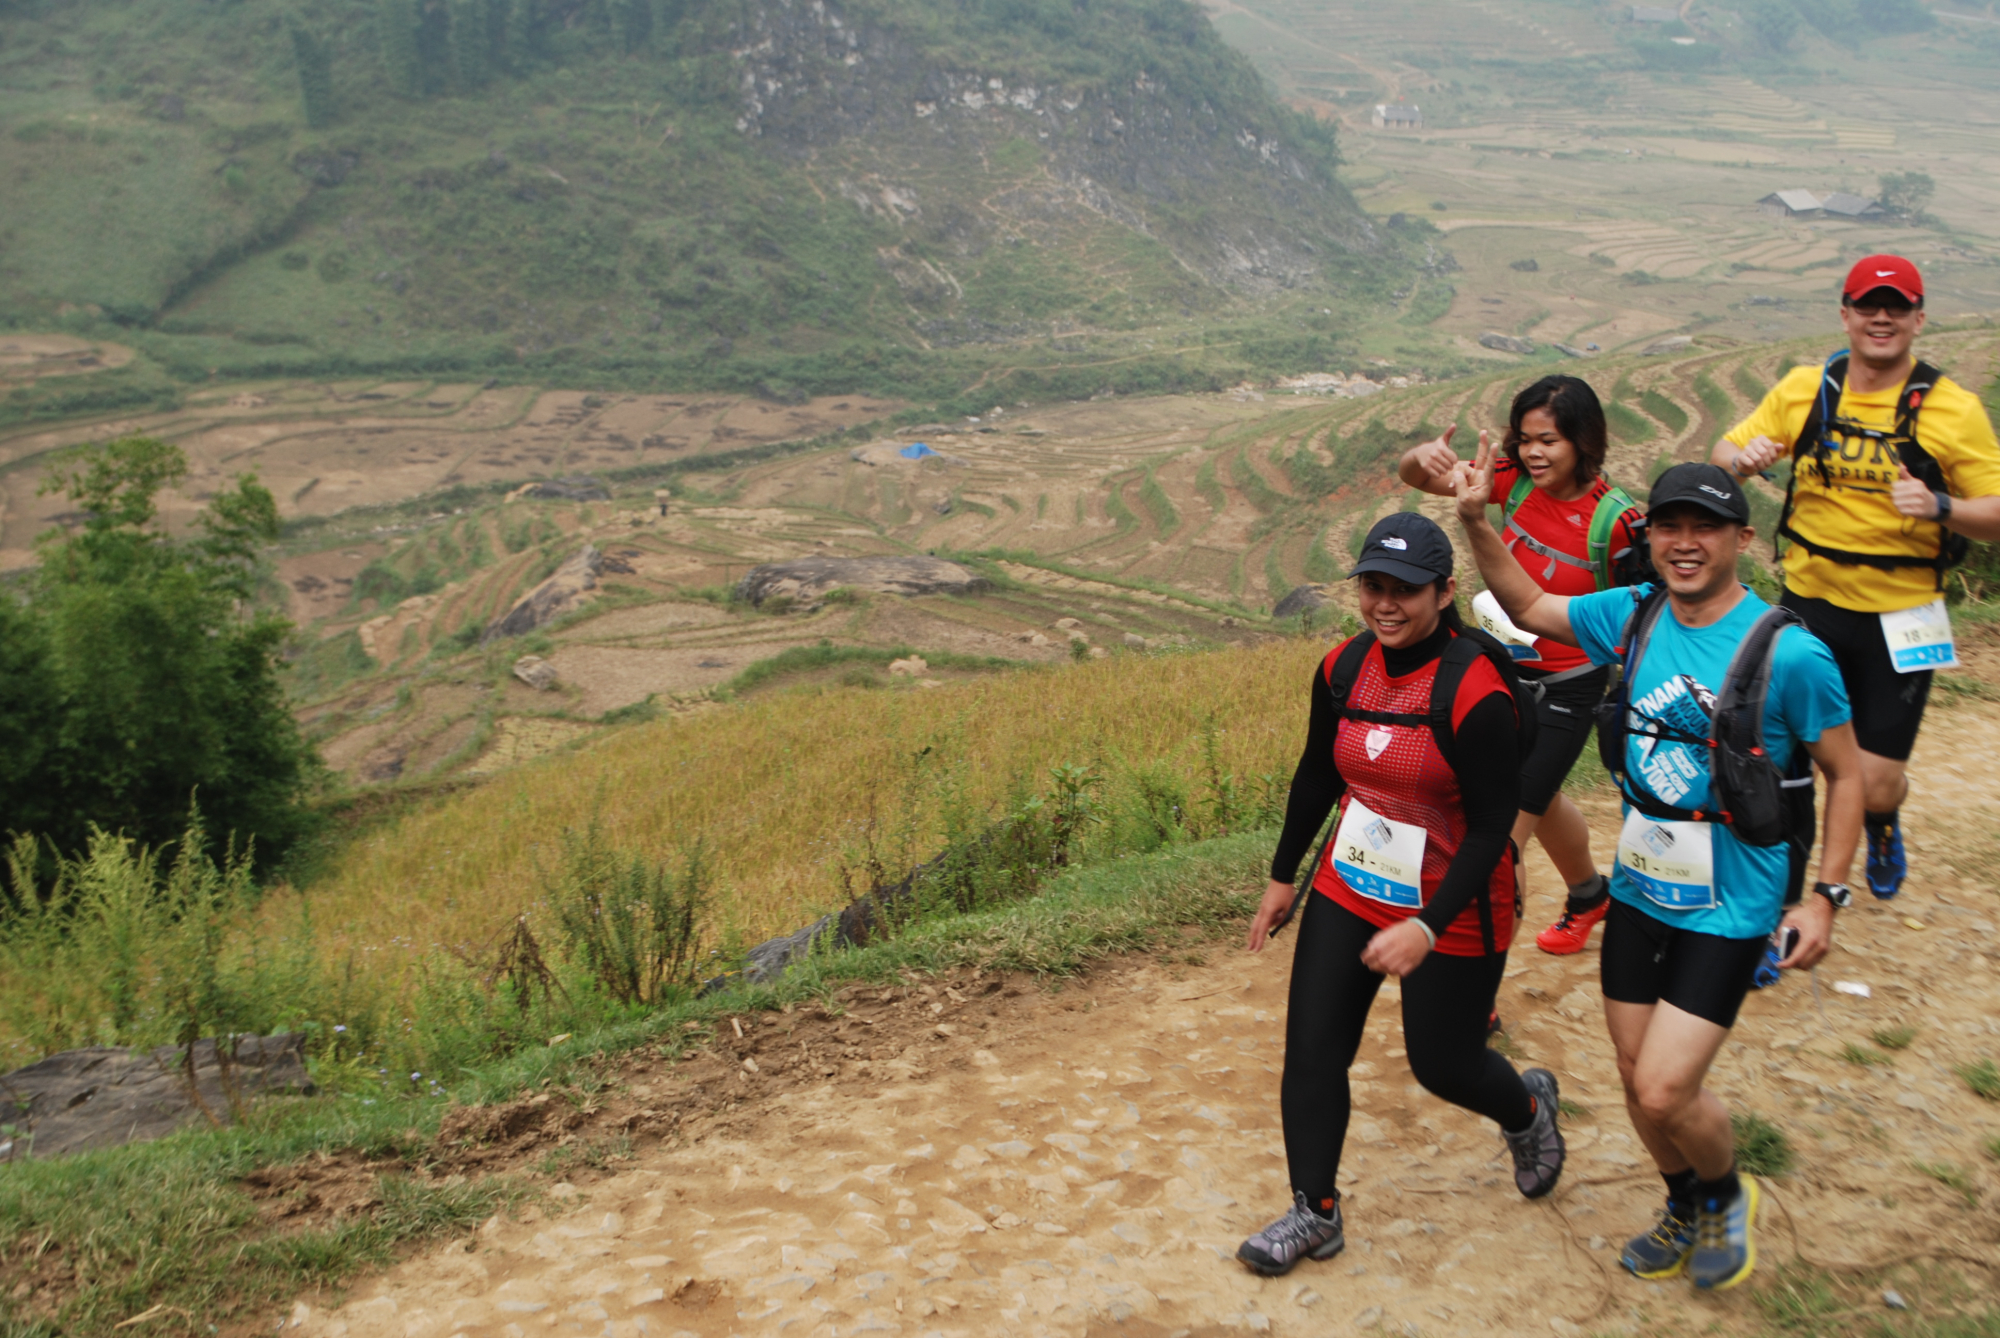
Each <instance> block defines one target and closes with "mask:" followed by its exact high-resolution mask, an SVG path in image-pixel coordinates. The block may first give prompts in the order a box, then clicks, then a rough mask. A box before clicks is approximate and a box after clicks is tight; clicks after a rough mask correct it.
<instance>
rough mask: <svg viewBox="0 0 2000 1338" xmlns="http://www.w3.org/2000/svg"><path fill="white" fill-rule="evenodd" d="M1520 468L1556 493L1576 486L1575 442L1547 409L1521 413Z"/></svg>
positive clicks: (1537, 484) (1535, 480)
mask: <svg viewBox="0 0 2000 1338" xmlns="http://www.w3.org/2000/svg"><path fill="white" fill-rule="evenodd" d="M1517 449H1518V450H1519V451H1520V453H1521V468H1523V469H1525V470H1526V471H1527V472H1528V477H1529V478H1530V479H1533V480H1534V484H1535V486H1536V487H1537V488H1548V489H1552V490H1554V491H1556V492H1561V491H1563V490H1565V489H1568V488H1572V487H1574V486H1576V464H1577V459H1578V456H1577V450H1576V443H1575V442H1573V441H1571V440H1570V439H1569V438H1568V437H1565V436H1564V435H1563V434H1562V429H1561V428H1559V427H1557V426H1556V416H1555V415H1554V414H1552V413H1550V412H1549V411H1548V410H1547V409H1530V410H1528V412H1527V413H1525V414H1523V415H1522V416H1521V444H1520V446H1519V447H1518V448H1517Z"/></svg>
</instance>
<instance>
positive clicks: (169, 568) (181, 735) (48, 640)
mask: <svg viewBox="0 0 2000 1338" xmlns="http://www.w3.org/2000/svg"><path fill="white" fill-rule="evenodd" d="M186 472H187V463H186V460H185V458H184V457H183V456H182V455H181V453H180V451H179V450H178V449H177V448H175V447H172V446H169V445H167V444H165V443H163V442H159V441H155V440H152V439H150V438H143V437H131V438H124V439H121V440H118V441H114V442H111V443H109V444H107V445H103V446H95V447H90V448H87V449H82V450H79V451H78V452H77V453H76V454H74V455H73V456H72V457H70V458H69V459H68V460H67V461H66V462H64V463H60V464H58V465H56V466H55V467H54V468H52V469H51V470H50V471H49V474H48V475H47V479H46V481H45V482H44V484H43V488H44V490H45V491H60V492H62V493H64V494H65V495H66V496H67V497H68V498H69V500H70V501H71V503H72V504H73V505H74V506H75V507H76V509H77V510H79V511H81V512H82V513H83V514H84V515H85V516H86V517H87V519H86V520H85V521H84V522H83V524H82V526H81V527H80V528H79V529H78V530H77V531H75V532H74V533H66V532H63V531H51V532H50V533H48V534H45V535H43V536H42V538H41V540H40V541H39V547H40V551H41V557H42V562H41V566H40V567H39V569H38V570H37V571H36V573H35V575H34V577H33V578H32V580H31V581H30V582H29V585H28V592H29V599H28V602H27V603H26V604H25V605H16V604H15V603H14V602H13V601H12V600H0V667H4V668H6V669H7V670H8V671H9V672H7V673H6V674H5V675H4V677H0V814H4V815H5V821H6V825H7V826H8V827H9V828H10V829H11V830H13V831H17V832H24V831H26V832H36V833H39V834H40V835H41V836H42V837H44V838H45V839H46V841H47V842H48V844H49V846H50V847H51V848H52V849H54V850H55V851H57V852H60V853H62V854H64V855H73V854H75V853H77V852H79V851H81V850H83V849H84V848H85V846H86V845H87V844H89V843H90V841H91V840H92V839H93V837H92V833H93V831H94V830H97V829H102V830H104V831H114V832H119V833H121V834H122V835H123V836H126V837H129V838H131V839H133V840H135V841H138V842H140V843H141V844H144V845H149V846H159V845H163V844H165V843H166V842H169V841H172V840H174V839H175V838H176V837H178V836H180V835H181V834H182V830H183V825H184V824H185V822H186V819H187V813H188V809H189V806H190V803H191V802H192V800H193V799H194V797H195V796H196V795H197V794H199V796H200V803H201V808H202V811H203V813H204V814H205V815H206V816H207V819H208V823H207V828H206V830H207V833H208V839H210V841H211V842H213V843H215V844H216V845H217V846H218V847H220V846H227V845H234V846H235V847H236V848H238V849H246V850H251V849H254V852H255V856H256V858H257V861H258V863H259V864H260V865H268V864H269V863H270V862H271V861H274V860H276V859H277V858H278V857H279V856H280V855H282V854H283V852H284V850H285V848H286V847H287V846H288V845H289V844H290V843H291V841H292V840H294V839H295V838H296V837H297V836H299V835H300V834H301V833H302V832H303V830H304V828H305V826H306V822H307V815H306V812H305V809H304V807H303V804H302V800H303V795H304V791H305V789H306V786H307V784H308V782H309V781H310V780H311V778H312V776H313V775H314V773H315V768H316V761H315V759H314V758H313V756H312V753H311V750H310V748H309V747H308V746H307V745H306V743H305V741H304V740H303V738H302V737H301V735H300V733H299V729H298V725H297V723H296V722H295V721H294V719H293V717H292V715H291V711H290V709H289V703H288V702H287V700H286V697H285V693H284V690H283V685H282V683H281V681H280V677H279V670H280V667H281V666H280V654H281V651H282V649H283V647H284V644H285V641H286V638H287V635H288V630H289V627H288V624H287V623H285V622H284V620H283V619H281V618H279V617H278V616H277V615H275V614H273V613H270V612H268V611H260V610H257V609H256V608H255V606H254V605H253V604H252V603H251V601H252V599H253V598H254V597H255V595H256V593H257V591H258V590H259V588H260V587H261V586H262V583H263V579H264V577H263V568H262V566H261V563H260V560H259V557H258V553H259V549H260V546H261V545H262V544H263V543H265V542H268V541H269V540H270V539H272V538H275V537H276V535H277V531H278V520H277V505H276V502H275V501H274V500H273V499H272V497H271V494H270V493H269V492H268V491H266V490H265V489H264V488H263V487H262V486H261V485H259V484H258V483H257V481H256V479H255V477H254V476H245V477H241V478H239V479H238V480H237V481H236V485H235V486H234V487H233V488H230V489H227V490H224V491H223V492H220V493H218V494H217V495H216V496H215V498H214V499H213V500H212V501H211V502H210V503H209V505H208V507H207V508H206V509H205V510H203V511H202V512H201V513H200V514H199V515H198V516H197V518H196V522H195V525H194V527H193V533H192V534H191V535H190V536H188V537H177V536H174V535H170V534H168V533H167V532H166V531H165V530H164V529H163V528H162V527H160V526H159V525H158V523H157V514H156V513H157V508H156V496H157V494H158V492H159V491H160V489H161V488H163V487H166V486H169V485H171V484H173V483H176V482H178V481H179V480H180V479H181V478H183V477H184V476H185V474H186Z"/></svg>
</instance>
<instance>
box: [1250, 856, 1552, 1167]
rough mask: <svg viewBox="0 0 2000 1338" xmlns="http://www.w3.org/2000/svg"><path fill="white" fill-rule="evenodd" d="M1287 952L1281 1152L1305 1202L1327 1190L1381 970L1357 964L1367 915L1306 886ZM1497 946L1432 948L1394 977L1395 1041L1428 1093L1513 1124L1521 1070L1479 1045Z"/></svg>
mask: <svg viewBox="0 0 2000 1338" xmlns="http://www.w3.org/2000/svg"><path fill="white" fill-rule="evenodd" d="M1300 920H1301V923H1300V925H1299V943H1298V947H1297V948H1296V949H1295V950H1294V952H1293V955H1292V990H1291V998H1290V1001H1289V1003H1288V1005H1287V1013H1286V1017H1285V1077H1284V1083H1283V1085H1282V1087H1281V1088H1280V1092H1281V1096H1280V1101H1281V1105H1282V1108H1283V1111H1284V1118H1285V1159H1286V1161H1287V1162H1288V1163H1289V1164H1290V1167H1291V1176H1292V1188H1293V1189H1295V1190H1299V1191H1302V1192H1303V1193H1304V1194H1305V1195H1306V1197H1307V1198H1309V1199H1311V1200H1312V1201H1313V1202H1314V1203H1315V1204H1317V1203H1319V1202H1320V1201H1321V1200H1324V1199H1330V1198H1332V1197H1333V1193H1334V1177H1335V1175H1336V1173H1337V1172H1338V1171H1339V1170H1340V1149H1341V1145H1342V1144H1343V1143H1345V1142H1346V1141H1347V1117H1348V1113H1349V1111H1350V1109H1351V1108H1352V1107H1351V1102H1350V1099H1349V1097H1348V1091H1347V1066H1348V1065H1350V1064H1352V1063H1353V1062H1354V1055H1355V1052H1356V1051H1358V1050H1359V1049H1360V1048H1361V1033H1362V1030H1363V1028H1364V1027H1365V1026H1366V1025H1367V1022H1368V1009H1369V1007H1370V1006H1371V1005H1372V1004H1373V1003H1374V1002H1375V991H1376V990H1378V989H1379V988H1381V985H1382V977H1381V976H1380V975H1379V974H1377V973H1376V972H1374V971H1370V970H1369V969H1368V968H1367V967H1365V966H1363V965H1362V964H1361V951H1362V949H1364V948H1366V947H1367V946H1368V940H1369V939H1371V938H1373V937H1374V936H1375V933H1376V929H1375V926H1374V925H1371V924H1369V923H1368V922H1367V921H1366V920H1364V919H1362V918H1361V917H1360V916H1358V915H1356V914H1355V913H1354V912H1353V911H1350V910H1348V909H1347V908H1346V907H1345V906H1342V905H1340V904H1339V903H1338V902H1336V901H1334V900H1333V899H1332V898H1330V897H1326V896H1322V895H1321V894H1320V893H1318V892H1315V891H1310V890H1308V891H1307V893H1306V908H1305V914H1304V915H1302V916H1301V917H1300ZM1506 965H1507V954H1506V953H1504V952H1499V953H1494V954H1493V955H1492V956H1490V957H1451V956H1447V955H1446V954H1444V953H1441V952H1433V953H1431V954H1430V956H1428V957H1426V958H1424V960H1423V964H1422V965H1421V966H1419V967H1418V968H1417V969H1416V970H1415V971H1413V972H1411V973H1410V974H1409V975H1408V976H1406V977H1404V979H1403V1039H1404V1046H1405V1048H1406V1049H1407V1050H1408V1051H1409V1056H1410V1071H1411V1072H1412V1073H1414V1074H1415V1075H1416V1078H1417V1081H1418V1082H1420V1083H1422V1084H1423V1085H1424V1087H1425V1089H1426V1090H1428V1091H1429V1092H1431V1093H1432V1094H1433V1095H1435V1096H1440V1097H1443V1098H1444V1099H1445V1100H1446V1101H1449V1102H1451V1103H1452V1104H1453V1105H1455V1106H1464V1107H1465V1108H1466V1109H1467V1110H1473V1111H1477V1112H1479V1113H1480V1114H1481V1115H1484V1116H1486V1118H1488V1119H1490V1120H1494V1121H1496V1122H1497V1123H1498V1124H1499V1125H1500V1127H1501V1128H1503V1129H1512V1130H1515V1131H1516V1132H1518V1131H1520V1130H1522V1129H1525V1128H1527V1127H1528V1125H1529V1123H1530V1122H1531V1121H1532V1120H1533V1119H1534V1106H1533V1104H1532V1103H1531V1101H1530V1100H1529V1097H1528V1089H1527V1088H1526V1087H1524V1086H1522V1084H1521V1075H1520V1074H1518V1073H1516V1072H1515V1071H1514V1066H1513V1065H1512V1064H1509V1063H1508V1062H1507V1061H1506V1060H1505V1059H1503V1058H1502V1057H1501V1056H1500V1055H1498V1054H1496V1053H1494V1052H1493V1051H1492V1050H1489V1049H1487V1047H1486V1019H1487V1016H1488V1015H1489V1014H1490V1013H1492V1011H1493V997H1494V994H1495V993H1496V992H1497V991H1498V990H1499V988H1500V973H1501V972H1502V971H1503V970H1504V969H1505V968H1506Z"/></svg>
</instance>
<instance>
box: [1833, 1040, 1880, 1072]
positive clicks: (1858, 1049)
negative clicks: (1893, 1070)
mask: <svg viewBox="0 0 2000 1338" xmlns="http://www.w3.org/2000/svg"><path fill="white" fill-rule="evenodd" d="M1840 1057H1841V1058H1842V1059H1844V1060H1846V1061H1847V1062H1848V1063H1850V1064H1859V1065H1860V1066H1861V1067H1863V1068H1873V1067H1874V1066H1875V1065H1877V1064H1886V1063H1888V1062H1889V1056H1887V1055H1885V1054H1883V1053H1882V1052H1881V1051H1880V1050H1870V1049H1869V1048H1868V1047H1867V1046H1865V1045H1856V1044H1854V1043H1853V1042H1852V1041H1849V1042H1848V1043H1847V1044H1846V1045H1843V1046H1841V1047H1840Z"/></svg>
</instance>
